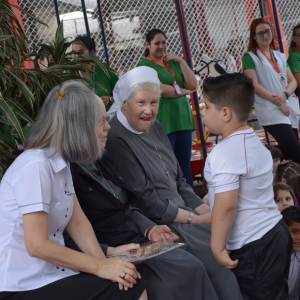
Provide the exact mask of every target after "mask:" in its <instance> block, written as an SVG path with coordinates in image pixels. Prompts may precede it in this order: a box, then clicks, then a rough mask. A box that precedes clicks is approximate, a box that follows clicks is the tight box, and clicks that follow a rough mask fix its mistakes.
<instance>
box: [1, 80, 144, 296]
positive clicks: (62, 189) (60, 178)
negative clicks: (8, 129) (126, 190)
mask: <svg viewBox="0 0 300 300" xmlns="http://www.w3.org/2000/svg"><path fill="white" fill-rule="evenodd" d="M104 111H105V107H104V104H103V102H102V100H101V99H100V98H99V97H97V96H96V95H94V94H93V93H92V91H91V90H90V89H89V88H88V87H87V86H86V85H85V84H84V83H83V82H81V81H67V82H65V83H63V84H62V85H60V86H57V87H55V88H54V89H52V91H51V92H50V93H49V95H48V97H47V98H46V100H45V103H44V105H43V107H42V109H41V112H40V115H39V117H38V119H37V121H36V122H35V124H34V125H33V126H32V129H31V130H30V132H29V134H28V136H27V138H26V140H25V144H24V149H25V150H26V151H25V152H24V153H22V154H21V155H20V156H19V157H18V158H17V159H16V160H15V161H14V163H13V164H12V165H11V167H10V168H9V169H8V170H7V172H6V173H5V176H4V177H3V180H2V182H1V186H0V199H1V201H0V300H3V299H5V300H16V299H22V300H34V299H44V300H47V299H49V300H50V299H51V300H52V299H57V300H66V299H70V300H71V299H72V300H77V299H78V300H79V299H80V300H82V299H85V300H89V299H90V300H91V299H101V300H102V299H140V300H142V299H147V294H146V290H145V285H146V283H145V282H144V281H143V280H140V278H141V276H140V274H139V273H138V272H137V270H136V268H135V266H134V265H133V264H131V263H128V262H125V261H123V260H121V259H119V258H109V259H106V257H105V255H104V254H103V252H102V250H101V248H100V246H99V243H98V242H97V239H96V237H95V234H94V232H93V229H92V227H91V224H90V223H89V221H88V220H87V218H86V217H85V215H84V214H83V212H82V210H81V208H80V205H79V204H78V200H77V198H76V195H75V194H74V188H73V182H72V177H71V172H70V169H69V162H85V163H89V162H92V161H95V160H96V159H98V158H100V157H101V154H102V148H101V139H100V136H101V132H102V131H103V128H104V127H105V126H107V122H106V119H104V118H103V112H104ZM65 229H66V231H67V232H68V233H69V235H70V236H71V237H72V238H73V239H74V241H75V242H76V244H77V245H78V246H79V247H80V249H81V250H82V252H83V253H81V252H77V251H74V250H71V249H68V248H66V247H64V240H63V231H64V230H65ZM74 270H78V271H80V272H78V271H74ZM117 283H118V284H117ZM124 290H125V291H126V292H125V291H124Z"/></svg>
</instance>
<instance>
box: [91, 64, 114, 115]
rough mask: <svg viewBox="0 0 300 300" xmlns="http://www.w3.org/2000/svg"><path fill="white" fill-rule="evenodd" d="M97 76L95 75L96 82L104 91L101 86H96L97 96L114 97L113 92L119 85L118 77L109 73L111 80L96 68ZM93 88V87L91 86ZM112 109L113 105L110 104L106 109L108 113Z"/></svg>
mask: <svg viewBox="0 0 300 300" xmlns="http://www.w3.org/2000/svg"><path fill="white" fill-rule="evenodd" d="M95 72H96V74H95V75H94V81H96V82H98V83H99V84H100V85H101V87H103V88H104V89H105V90H104V89H102V88H101V87H100V86H99V85H97V84H95V93H96V95H97V96H99V97H101V96H112V91H113V89H114V87H115V85H116V83H117V81H118V80H119V78H118V76H117V75H116V74H115V73H113V72H111V71H108V73H109V75H110V79H109V78H108V76H107V75H106V74H105V73H104V71H103V70H102V69H101V68H100V67H98V66H96V69H95ZM86 82H87V83H89V80H86ZM91 88H92V86H91ZM110 107H111V104H108V105H107V106H106V107H105V108H106V111H108V110H109V109H110Z"/></svg>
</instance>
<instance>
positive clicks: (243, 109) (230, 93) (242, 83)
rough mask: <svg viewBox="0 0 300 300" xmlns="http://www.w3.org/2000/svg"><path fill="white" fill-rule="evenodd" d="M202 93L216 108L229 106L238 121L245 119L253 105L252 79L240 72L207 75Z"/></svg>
mask: <svg viewBox="0 0 300 300" xmlns="http://www.w3.org/2000/svg"><path fill="white" fill-rule="evenodd" d="M203 91H204V95H205V96H208V97H209V99H208V100H209V101H210V102H211V103H213V104H214V105H215V106H216V108H217V109H222V108H223V107H225V106H226V107H228V108H230V109H231V110H232V111H233V112H234V113H235V114H236V115H237V117H238V120H239V121H240V122H243V121H247V120H248V118H249V115H250V112H251V109H252V108H253V105H254V99H255V93H254V86H253V83H252V80H251V79H250V78H249V77H248V76H247V75H246V74H241V73H233V74H224V75H220V76H217V77H208V78H207V79H205V80H204V83H203Z"/></svg>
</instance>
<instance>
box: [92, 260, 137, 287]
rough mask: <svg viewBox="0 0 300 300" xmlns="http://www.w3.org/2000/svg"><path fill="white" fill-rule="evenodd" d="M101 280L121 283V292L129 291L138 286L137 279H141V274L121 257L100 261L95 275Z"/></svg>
mask: <svg viewBox="0 0 300 300" xmlns="http://www.w3.org/2000/svg"><path fill="white" fill-rule="evenodd" d="M95 275H97V276H98V277H100V278H103V279H108V280H111V281H113V282H118V283H119V288H120V290H123V288H124V290H125V291H127V290H128V288H132V287H133V285H134V284H136V280H137V279H141V278H142V277H141V275H140V273H139V272H138V271H137V270H136V268H135V266H134V265H133V264H132V263H130V262H127V261H124V260H122V259H121V258H119V257H113V258H107V259H103V260H101V261H99V265H98V268H97V271H96V273H95Z"/></svg>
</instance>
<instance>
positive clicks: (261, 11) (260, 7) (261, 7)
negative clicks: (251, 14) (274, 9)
mask: <svg viewBox="0 0 300 300" xmlns="http://www.w3.org/2000/svg"><path fill="white" fill-rule="evenodd" d="M262 1H263V0H259V1H258V2H259V9H260V15H261V17H262V18H264V17H265V15H264V8H263V4H262Z"/></svg>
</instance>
